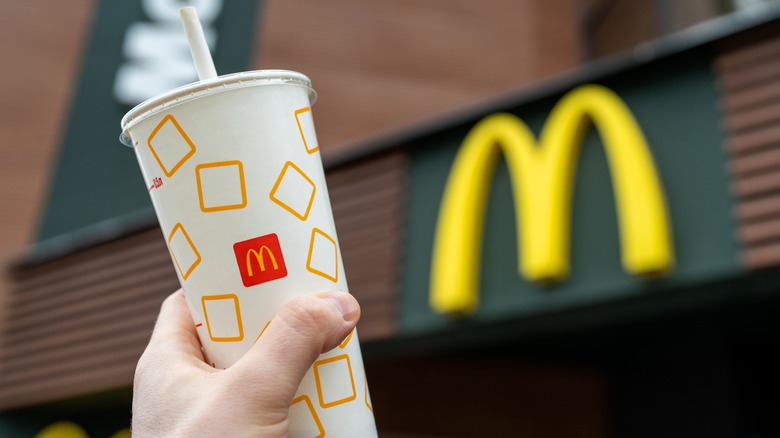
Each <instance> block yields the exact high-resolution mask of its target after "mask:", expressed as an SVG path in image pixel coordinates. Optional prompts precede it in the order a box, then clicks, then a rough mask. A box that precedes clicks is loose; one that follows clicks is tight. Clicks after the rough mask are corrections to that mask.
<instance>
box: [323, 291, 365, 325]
mask: <svg viewBox="0 0 780 438" xmlns="http://www.w3.org/2000/svg"><path fill="white" fill-rule="evenodd" d="M318 297H319V298H322V299H323V300H326V301H328V302H329V303H331V304H332V305H334V306H336V309H338V311H339V313H340V314H341V317H342V318H343V319H344V321H354V320H355V319H357V318H358V317H359V316H360V306H359V305H358V303H357V301H355V299H354V298H352V296H350V295H349V294H348V293H346V292H342V291H331V292H325V293H323V294H319V295H318Z"/></svg>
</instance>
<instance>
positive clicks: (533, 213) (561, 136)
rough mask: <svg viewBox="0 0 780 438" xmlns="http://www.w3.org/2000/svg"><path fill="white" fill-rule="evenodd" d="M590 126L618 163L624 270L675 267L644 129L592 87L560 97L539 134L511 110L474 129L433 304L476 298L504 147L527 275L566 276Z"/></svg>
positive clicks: (442, 308)
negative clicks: (580, 163)
mask: <svg viewBox="0 0 780 438" xmlns="http://www.w3.org/2000/svg"><path fill="white" fill-rule="evenodd" d="M591 123H592V124H593V126H594V127H595V128H596V129H598V131H599V133H600V134H601V138H602V142H603V143H604V148H605V150H606V155H607V161H608V164H609V167H610V173H611V176H612V186H613V188H614V193H615V195H614V196H615V204H616V208H617V216H618V225H619V226H618V228H619V235H620V242H621V251H622V260H623V266H624V268H625V270H626V271H628V272H629V273H631V274H633V275H639V276H657V275H662V274H664V273H666V272H668V271H670V270H671V269H672V267H673V265H674V250H673V248H672V236H671V229H670V224H669V214H668V212H667V207H666V201H665V197H664V192H663V189H662V187H661V183H660V181H659V178H658V175H657V172H656V168H655V165H654V163H653V157H652V155H651V154H650V151H649V148H648V146H647V142H646V141H645V138H644V135H643V134H642V130H641V129H640V127H639V124H638V123H637V122H636V120H635V119H634V116H633V115H632V114H631V112H630V110H629V109H628V107H627V106H626V104H625V103H624V102H623V101H622V100H621V99H620V97H618V96H617V95H616V94H615V93H614V92H613V91H611V90H609V89H607V88H605V87H602V86H598V85H584V86H581V87H579V88H576V89H574V90H572V91H571V92H569V93H568V94H566V95H565V96H564V97H563V98H562V99H561V100H560V101H559V102H558V103H557V104H556V106H555V108H554V109H553V110H552V112H551V113H550V116H549V118H548V120H547V122H546V124H545V126H544V128H543V129H542V132H541V135H540V138H539V139H538V141H537V139H536V138H535V137H534V134H533V133H532V132H531V130H530V129H529V128H528V126H527V125H526V124H525V123H524V122H523V121H522V120H520V119H519V118H517V117H516V116H514V115H511V114H492V115H489V116H487V117H485V118H484V119H483V120H481V121H480V122H478V123H477V124H476V125H474V127H473V128H472V129H471V131H469V133H468V134H467V135H466V137H465V139H464V140H463V144H462V145H461V147H460V150H459V151H458V154H457V156H456V157H455V161H454V163H453V165H452V169H451V170H450V175H449V179H448V180H447V185H446V186H445V189H444V194H443V196H442V201H441V207H440V210H439V219H438V223H437V225H436V235H435V238H434V244H433V260H432V263H431V279H430V281H431V285H430V286H431V290H430V304H431V307H432V308H433V309H434V310H435V311H437V312H439V313H449V314H464V313H469V312H472V311H473V310H474V309H476V307H477V305H478V298H479V268H480V263H481V260H480V254H481V246H482V232H483V222H484V216H485V207H486V204H487V197H488V191H489V189H490V182H491V178H492V175H493V172H494V171H495V168H496V164H497V163H498V159H499V155H500V154H502V153H503V155H504V157H505V159H506V163H507V167H508V169H509V174H510V179H511V184H512V192H513V196H514V208H515V218H516V221H517V224H516V225H517V238H518V242H517V247H518V254H519V259H520V263H519V271H520V274H521V275H522V276H523V277H525V278H526V279H528V280H531V281H536V282H540V283H554V282H560V281H562V280H563V279H564V278H565V277H566V276H567V274H568V272H569V230H570V223H569V222H570V220H571V219H570V210H571V196H572V193H573V183H574V176H575V171H576V168H577V166H576V163H577V157H578V155H579V148H580V143H581V142H582V141H583V137H584V136H585V134H586V133H587V130H588V127H589V126H590V124H591Z"/></svg>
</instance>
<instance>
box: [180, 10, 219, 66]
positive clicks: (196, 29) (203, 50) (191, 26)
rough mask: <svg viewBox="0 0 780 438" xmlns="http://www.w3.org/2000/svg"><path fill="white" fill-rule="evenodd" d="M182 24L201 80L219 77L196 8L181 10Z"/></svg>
mask: <svg viewBox="0 0 780 438" xmlns="http://www.w3.org/2000/svg"><path fill="white" fill-rule="evenodd" d="M179 15H181V23H182V24H183V25H184V32H185V33H186V34H187V41H188V42H189V44H190V52H191V53H192V60H193V61H194V62H195V70H197V71H198V78H200V80H201V81H202V80H204V79H213V78H216V77H217V69H216V68H215V67H214V60H213V59H211V52H209V46H208V44H206V36H205V35H203V26H201V25H200V20H198V12H197V11H195V7H194V6H187V7H184V8H181V9H179Z"/></svg>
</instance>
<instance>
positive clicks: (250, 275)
mask: <svg viewBox="0 0 780 438" xmlns="http://www.w3.org/2000/svg"><path fill="white" fill-rule="evenodd" d="M233 251H234V252H235V253H236V262H237V263H238V270H239V271H240V272H241V281H243V283H244V286H246V287H250V286H255V285H258V284H260V283H266V282H269V281H271V280H278V279H280V278H284V277H286V276H287V266H285V265H284V256H283V255H282V247H281V246H280V245H279V237H277V236H276V234H266V235H265V236H260V237H255V238H254V239H249V240H244V241H243V242H237V243H235V244H234V245H233Z"/></svg>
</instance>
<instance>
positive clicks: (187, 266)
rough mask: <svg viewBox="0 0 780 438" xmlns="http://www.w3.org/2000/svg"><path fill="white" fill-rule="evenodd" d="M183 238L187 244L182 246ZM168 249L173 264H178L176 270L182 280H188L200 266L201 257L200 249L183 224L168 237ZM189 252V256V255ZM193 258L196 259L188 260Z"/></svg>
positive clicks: (177, 225) (176, 227)
mask: <svg viewBox="0 0 780 438" xmlns="http://www.w3.org/2000/svg"><path fill="white" fill-rule="evenodd" d="M174 238H176V242H174ZM182 238H184V241H185V242H186V243H187V244H186V245H183V244H182V243H183V242H182V240H181V239H182ZM168 249H169V250H170V251H171V255H172V256H173V262H174V263H175V264H176V268H177V269H178V270H179V274H181V278H182V279H184V280H186V279H187V277H189V276H190V274H191V273H192V271H193V270H194V269H195V267H196V266H198V264H200V260H201V257H200V252H198V248H196V247H195V244H194V243H192V239H190V236H189V234H187V231H186V230H185V229H184V226H183V225H182V224H181V223H177V224H176V225H174V226H173V230H171V233H170V234H169V235H168ZM188 252H189V254H187V253H188ZM177 254H178V255H177ZM193 256H194V257H195V259H194V260H188V259H192V257H193ZM180 260H181V261H180ZM187 262H189V263H187ZM182 265H184V266H182Z"/></svg>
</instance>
